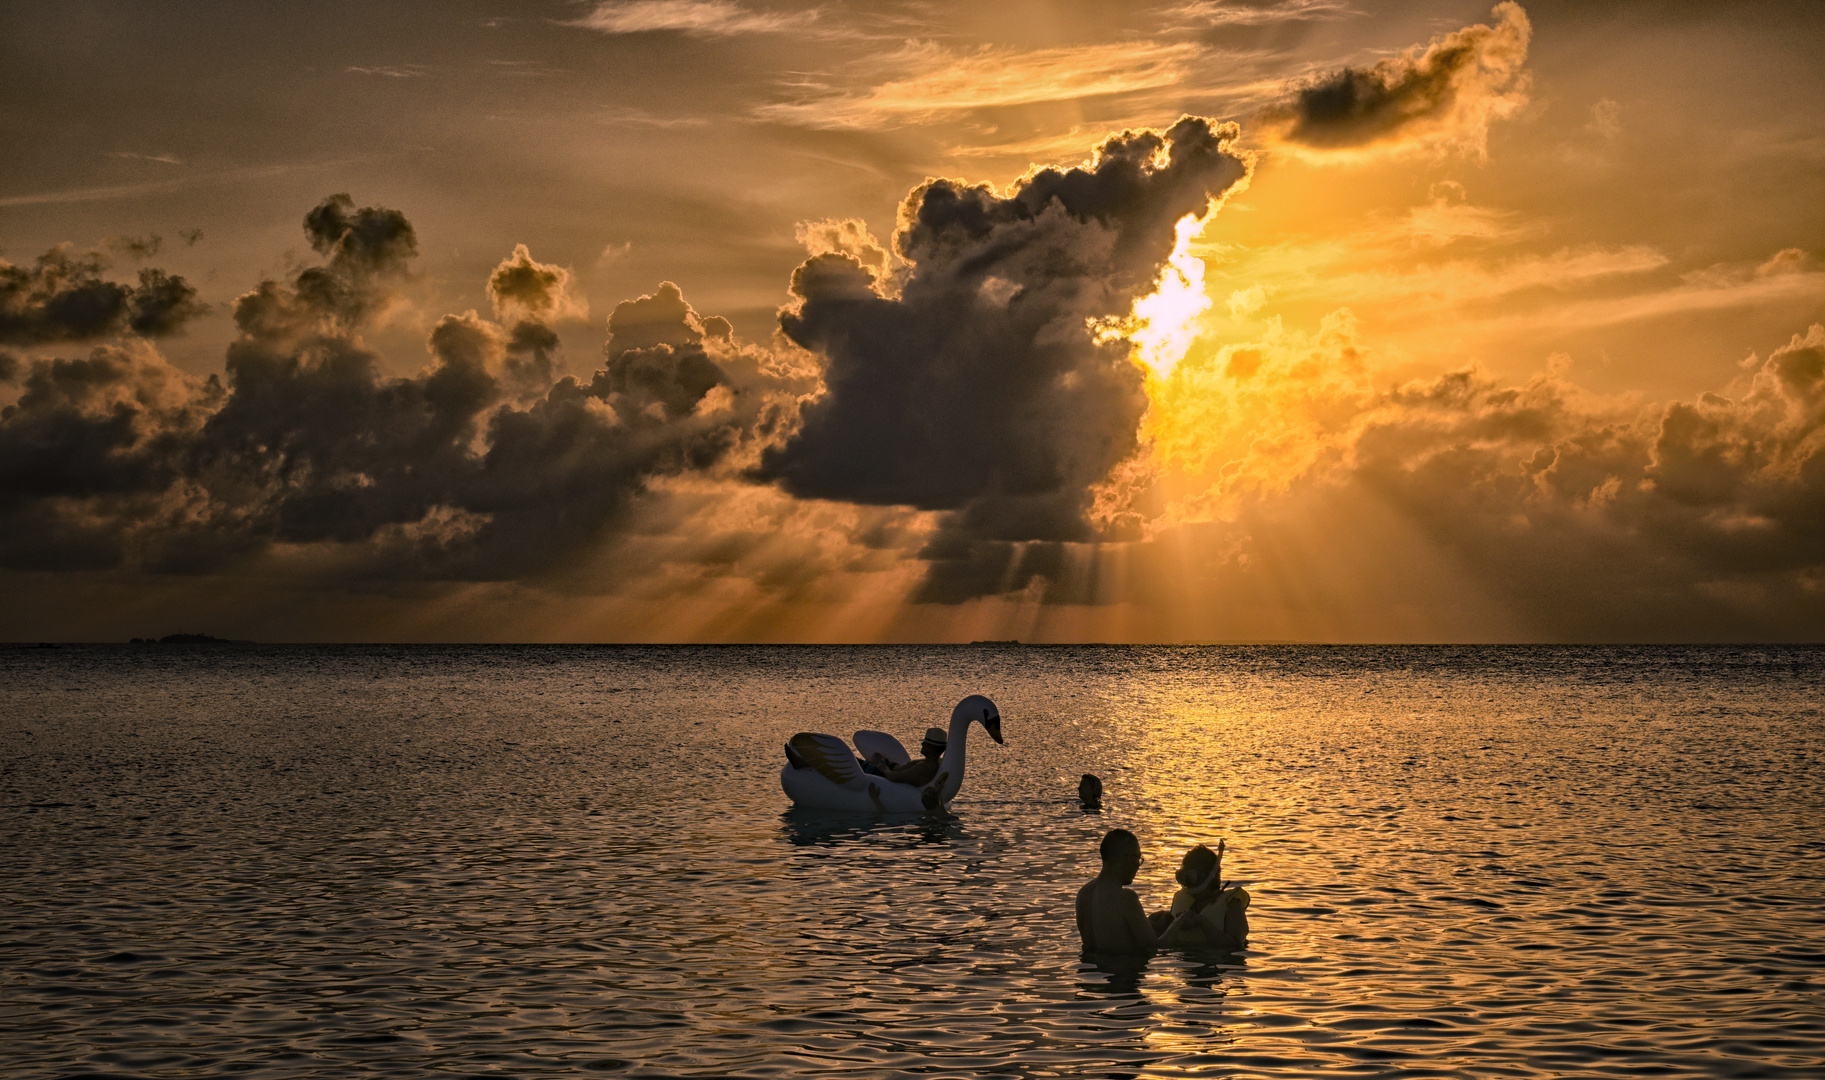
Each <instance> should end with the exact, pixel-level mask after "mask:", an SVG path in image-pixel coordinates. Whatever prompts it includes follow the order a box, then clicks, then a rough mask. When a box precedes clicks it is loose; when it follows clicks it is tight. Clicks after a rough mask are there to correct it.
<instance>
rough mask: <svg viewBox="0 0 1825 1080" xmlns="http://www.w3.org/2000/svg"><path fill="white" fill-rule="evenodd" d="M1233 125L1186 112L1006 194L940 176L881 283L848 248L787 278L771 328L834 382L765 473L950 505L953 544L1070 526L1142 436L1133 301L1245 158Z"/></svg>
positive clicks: (1077, 533) (847, 493)
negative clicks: (1109, 325) (1097, 327)
mask: <svg viewBox="0 0 1825 1080" xmlns="http://www.w3.org/2000/svg"><path fill="white" fill-rule="evenodd" d="M1235 135H1236V130H1235V128H1234V127H1233V126H1225V127H1216V128H1213V127H1212V125H1211V124H1210V123H1209V122H1208V121H1205V120H1202V119H1198V118H1194V117H1187V118H1185V119H1183V120H1181V121H1179V122H1178V123H1177V124H1175V125H1174V126H1173V127H1172V128H1171V129H1170V130H1169V131H1166V132H1164V133H1160V132H1153V131H1139V132H1126V133H1123V134H1121V135H1118V136H1115V137H1113V138H1111V139H1110V140H1109V141H1107V142H1106V143H1104V144H1103V146H1102V147H1100V148H1099V150H1098V152H1097V157H1096V160H1095V163H1094V164H1093V165H1091V166H1089V167H1087V168H1074V169H1069V170H1058V169H1044V170H1040V171H1038V172H1035V173H1033V174H1031V175H1029V176H1027V177H1026V178H1024V179H1022V180H1021V181H1020V182H1019V183H1017V184H1016V185H1015V186H1014V188H1013V189H1012V190H1011V191H1010V192H1009V193H1008V194H1007V195H1005V196H1004V195H999V194H997V193H996V192H995V191H993V190H992V189H991V188H989V187H988V186H986V185H979V186H966V185H964V184H961V183H958V182H956V181H951V180H932V181H928V182H927V183H925V184H923V185H922V186H920V187H919V188H918V189H917V190H915V191H914V192H913V193H912V195H911V196H910V197H909V198H908V199H907V200H906V202H905V204H904V205H903V207H902V208H901V215H900V227H899V231H898V233H897V235H896V236H895V239H894V244H895V250H896V251H897V253H898V255H899V257H900V259H901V260H903V263H904V266H903V269H902V271H901V272H900V274H899V275H898V276H897V278H896V280H893V281H891V282H882V281H880V280H877V277H876V273H875V272H874V271H871V270H870V269H868V268H865V267H864V266H863V264H862V262H861V261H860V260H859V259H857V258H855V257H854V256H852V255H850V254H846V253H843V252H840V251H831V252H826V253H824V254H819V255H815V256H814V257H812V258H811V259H810V260H808V261H807V262H806V263H805V264H804V265H802V266H800V267H799V268H798V270H797V271H796V272H795V273H794V274H793V278H792V291H793V292H794V294H796V295H797V296H798V297H799V298H800V303H799V305H798V307H797V308H796V309H795V310H789V311H787V312H785V313H784V314H782V316H781V320H780V325H781V329H782V330H783V331H784V333H785V334H786V335H787V336H788V337H789V338H791V340H792V341H794V342H796V343H797V344H799V345H801V346H803V347H804V348H806V349H808V350H810V351H811V352H813V353H815V354H816V355H817V356H818V357H820V358H821V360H822V362H823V377H824V392H823V394H822V396H821V397H818V398H817V399H815V400H813V401H812V402H810V403H809V404H808V405H807V406H806V407H805V409H804V413H803V423H802V426H801V427H800V428H799V430H798V432H797V433H796V434H795V435H794V436H793V437H792V438H791V439H790V440H789V441H788V442H786V443H785V444H784V445H782V446H780V447H777V448H775V449H772V450H770V451H769V452H768V453H767V454H766V455H765V458H764V460H763V465H762V468H761V469H760V471H759V472H760V475H762V476H764V477H767V478H772V479H776V480H778V481H779V482H780V484H781V485H782V486H783V487H784V488H785V489H786V490H787V491H789V492H791V493H793V494H795V495H799V496H803V497H811V498H823V499H836V500H842V501H847V502H855V503H864V504H873V505H904V506H912V507H917V508H920V509H925V510H943V511H949V513H948V514H946V516H945V524H944V531H945V533H946V534H954V536H952V535H947V536H946V537H944V538H943V539H942V540H941V543H943V544H953V543H955V544H967V543H971V542H978V541H991V542H1005V541H1025V540H1077V539H1087V538H1089V537H1090V535H1091V529H1090V526H1089V524H1088V523H1087V522H1086V520H1085V511H1086V509H1087V508H1088V505H1089V499H1090V495H1089V490H1090V487H1091V485H1093V484H1095V483H1097V482H1098V481H1100V480H1102V479H1103V477H1104V476H1106V475H1107V474H1108V472H1109V470H1110V468H1111V467H1112V466H1114V465H1115V464H1116V462H1118V461H1120V460H1121V459H1122V458H1124V457H1126V456H1127V455H1128V454H1130V453H1132V452H1133V450H1134V449H1135V446H1136V429H1137V427H1138V424H1139V421H1140V417H1141V414H1142V413H1143V412H1144V411H1145V409H1146V405H1147V402H1146V395H1145V393H1144V390H1143V387H1142V378H1141V374H1140V372H1139V371H1138V370H1137V369H1136V368H1135V366H1134V364H1133V363H1132V362H1131V361H1130V360H1129V359H1128V350H1127V346H1126V344H1125V343H1114V344H1107V345H1099V344H1098V343H1097V342H1096V340H1095V338H1094V336H1093V334H1092V332H1091V329H1090V323H1091V321H1092V320H1096V319H1103V318H1108V317H1111V316H1123V315H1126V314H1128V312H1129V310H1130V309H1131V307H1132V304H1133V301H1134V299H1135V298H1136V297H1137V296H1141V295H1144V294H1146V293H1148V292H1150V291H1151V290H1152V288H1153V286H1154V283H1155V281H1156V279H1157V277H1158V275H1159V272H1160V269H1161V266H1162V265H1163V264H1164V262H1165V260H1166V258H1167V256H1168V255H1169V254H1170V253H1171V250H1172V247H1173V243H1174V239H1175V237H1174V231H1173V230H1174V226H1175V225H1176V223H1177V222H1178V221H1179V220H1180V219H1181V218H1183V217H1185V216H1186V215H1187V214H1197V215H1201V214H1203V213H1204V212H1205V211H1206V210H1207V209H1208V207H1209V204H1210V200H1211V199H1212V198H1213V197H1214V196H1217V195H1220V194H1222V193H1223V192H1224V191H1225V190H1227V189H1228V188H1229V187H1230V186H1231V185H1232V184H1234V183H1235V182H1236V181H1237V180H1239V179H1240V178H1241V177H1242V176H1244V175H1245V174H1246V172H1247V166H1246V164H1245V162H1244V161H1243V160H1242V159H1241V158H1239V157H1238V156H1236V155H1235V154H1234V153H1232V152H1231V151H1230V150H1229V143H1230V140H1232V139H1233V138H1234V137H1235Z"/></svg>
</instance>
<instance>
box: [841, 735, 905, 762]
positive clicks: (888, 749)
mask: <svg viewBox="0 0 1825 1080" xmlns="http://www.w3.org/2000/svg"><path fill="white" fill-rule="evenodd" d="M855 749H856V753H858V754H861V755H862V757H863V758H870V757H873V756H874V755H876V754H881V755H883V756H885V757H886V758H887V760H889V761H891V762H893V763H894V764H895V765H909V764H911V763H912V755H911V754H909V753H907V752H906V747H904V746H901V745H900V740H898V739H896V738H894V737H893V736H892V735H889V734H888V733H887V732H885V731H858V732H856V733H855Z"/></svg>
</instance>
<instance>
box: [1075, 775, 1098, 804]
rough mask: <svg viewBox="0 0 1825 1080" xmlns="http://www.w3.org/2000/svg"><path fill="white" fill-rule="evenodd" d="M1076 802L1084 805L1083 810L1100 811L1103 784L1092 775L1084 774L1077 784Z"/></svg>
mask: <svg viewBox="0 0 1825 1080" xmlns="http://www.w3.org/2000/svg"><path fill="white" fill-rule="evenodd" d="M1077 801H1078V802H1080V803H1083V804H1084V809H1085V810H1101V809H1102V808H1103V782H1102V781H1101V780H1098V779H1097V778H1096V777H1095V776H1094V775H1092V774H1090V773H1085V774H1084V778H1083V779H1082V780H1079V781H1078V782H1077Z"/></svg>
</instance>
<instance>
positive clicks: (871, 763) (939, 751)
mask: <svg viewBox="0 0 1825 1080" xmlns="http://www.w3.org/2000/svg"><path fill="white" fill-rule="evenodd" d="M949 745H950V736H949V735H947V734H945V731H944V729H943V728H936V727H929V728H926V729H925V738H924V740H922V741H921V742H920V743H919V754H920V758H919V760H918V761H913V762H908V763H907V764H905V765H895V764H894V763H893V762H892V761H890V760H888V758H887V755H885V754H870V755H868V761H867V762H866V763H865V764H864V765H863V766H862V771H863V772H869V773H873V774H874V775H876V776H880V777H885V778H886V779H888V780H889V781H891V782H893V783H896V784H911V785H912V786H913V787H924V786H925V785H927V784H929V783H931V782H932V779H933V778H934V777H936V776H937V775H938V764H939V762H940V761H942V760H943V759H944V748H945V747H947V746H949Z"/></svg>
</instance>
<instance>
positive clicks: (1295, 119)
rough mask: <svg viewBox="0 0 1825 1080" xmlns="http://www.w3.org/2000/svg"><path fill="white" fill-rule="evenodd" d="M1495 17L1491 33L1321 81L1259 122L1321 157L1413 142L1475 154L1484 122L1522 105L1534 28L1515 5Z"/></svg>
mask: <svg viewBox="0 0 1825 1080" xmlns="http://www.w3.org/2000/svg"><path fill="white" fill-rule="evenodd" d="M1493 14H1494V15H1495V16H1496V24H1495V25H1494V26H1485V25H1476V26H1467V27H1465V28H1464V29H1462V30H1458V31H1455V32H1453V33H1450V34H1446V35H1443V36H1441V37H1438V38H1436V39H1434V40H1433V41H1432V43H1431V44H1430V45H1429V46H1428V47H1427V48H1426V49H1425V50H1424V51H1423V52H1422V51H1420V50H1418V49H1411V50H1408V51H1407V52H1406V53H1405V54H1404V55H1401V56H1398V57H1391V58H1389V59H1387V60H1383V61H1381V62H1379V63H1377V64H1375V65H1374V66H1373V67H1368V68H1353V67H1345V68H1340V69H1338V70H1336V71H1333V72H1330V73H1329V74H1326V75H1322V76H1319V77H1318V78H1315V79H1313V80H1311V81H1310V82H1307V83H1305V84H1304V85H1302V86H1300V87H1299V88H1297V89H1296V90H1295V91H1294V92H1293V93H1292V95H1291V96H1290V97H1289V98H1288V99H1287V100H1286V101H1284V102H1282V103H1280V104H1279V105H1276V106H1273V107H1271V108H1269V109H1267V110H1265V111H1264V112H1263V114H1262V116H1261V120H1262V121H1263V123H1264V124H1265V125H1266V126H1267V127H1268V128H1270V129H1271V130H1273V131H1274V133H1275V134H1276V135H1278V137H1279V138H1280V139H1282V140H1284V141H1286V142H1290V143H1297V144H1301V145H1304V146H1308V147H1312V148H1316V149H1320V150H1339V149H1350V148H1357V147H1365V146H1373V145H1378V144H1389V143H1400V142H1403V141H1411V142H1432V143H1435V144H1440V145H1457V146H1461V147H1467V148H1471V149H1474V150H1477V151H1479V152H1480V151H1481V149H1482V147H1483V144H1484V138H1485V135H1486V134H1487V131H1488V127H1489V122H1490V121H1491V120H1492V119H1495V118H1497V117H1499V116H1504V115H1507V114H1508V113H1510V112H1512V111H1513V110H1514V109H1515V108H1518V107H1519V106H1520V104H1522V103H1523V102H1524V101H1525V100H1526V76H1525V74H1524V73H1523V71H1522V65H1523V64H1524V63H1525V62H1526V60H1527V46H1528V41H1529V38H1530V37H1531V35H1532V28H1531V27H1530V26H1529V24H1528V21H1527V15H1526V13H1525V12H1524V11H1522V10H1521V7H1520V5H1519V4H1515V3H1502V4H1497V5H1496V7H1495V9H1494V11H1493Z"/></svg>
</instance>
